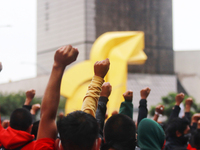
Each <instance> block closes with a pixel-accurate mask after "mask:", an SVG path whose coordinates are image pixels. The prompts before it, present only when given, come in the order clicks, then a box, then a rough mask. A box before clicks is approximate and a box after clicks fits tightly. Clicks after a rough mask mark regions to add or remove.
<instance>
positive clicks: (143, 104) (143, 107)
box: [137, 99, 148, 124]
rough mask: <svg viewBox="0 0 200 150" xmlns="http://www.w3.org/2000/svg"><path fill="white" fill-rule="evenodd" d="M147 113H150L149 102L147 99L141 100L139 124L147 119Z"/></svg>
mask: <svg viewBox="0 0 200 150" xmlns="http://www.w3.org/2000/svg"><path fill="white" fill-rule="evenodd" d="M147 113H148V110H147V100H146V99H141V100H140V106H139V112H138V120H137V124H139V123H140V121H141V120H142V119H144V118H146V117H147Z"/></svg>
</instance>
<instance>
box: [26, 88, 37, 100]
mask: <svg viewBox="0 0 200 150" xmlns="http://www.w3.org/2000/svg"><path fill="white" fill-rule="evenodd" d="M34 96H35V90H34V89H31V90H28V91H26V98H28V99H31V100H32V99H33V98H34Z"/></svg>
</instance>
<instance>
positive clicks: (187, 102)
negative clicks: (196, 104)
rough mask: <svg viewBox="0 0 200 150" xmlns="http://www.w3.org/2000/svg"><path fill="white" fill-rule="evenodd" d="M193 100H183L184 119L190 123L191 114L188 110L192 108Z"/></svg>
mask: <svg viewBox="0 0 200 150" xmlns="http://www.w3.org/2000/svg"><path fill="white" fill-rule="evenodd" d="M192 104H193V100H192V98H191V97H189V98H187V99H186V100H185V118H186V119H187V120H188V121H189V122H190V121H191V114H190V109H191V107H192Z"/></svg>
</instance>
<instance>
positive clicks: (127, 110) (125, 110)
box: [119, 100, 133, 119]
mask: <svg viewBox="0 0 200 150" xmlns="http://www.w3.org/2000/svg"><path fill="white" fill-rule="evenodd" d="M119 114H124V115H127V116H129V117H130V118H131V119H133V103H132V101H129V100H125V101H124V102H122V103H121V105H120V109H119Z"/></svg>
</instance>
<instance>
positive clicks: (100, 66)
mask: <svg viewBox="0 0 200 150" xmlns="http://www.w3.org/2000/svg"><path fill="white" fill-rule="evenodd" d="M109 67H110V61H109V59H108V58H106V59H105V60H102V61H97V62H96V63H95V64H94V74H95V75H96V76H99V77H101V78H104V77H105V75H106V74H107V72H108V70H109Z"/></svg>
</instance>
